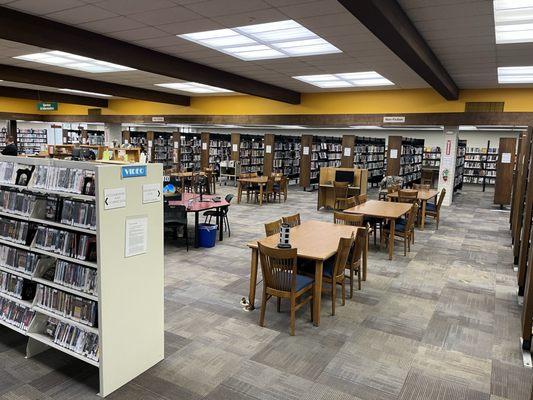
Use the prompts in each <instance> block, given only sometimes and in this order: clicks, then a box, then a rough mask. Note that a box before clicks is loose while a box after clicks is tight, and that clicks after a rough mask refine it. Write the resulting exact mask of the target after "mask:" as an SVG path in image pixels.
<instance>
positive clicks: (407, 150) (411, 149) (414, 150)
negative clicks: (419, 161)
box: [402, 144, 424, 155]
mask: <svg viewBox="0 0 533 400" xmlns="http://www.w3.org/2000/svg"><path fill="white" fill-rule="evenodd" d="M423 152H424V148H423V147H418V146H412V145H405V144H404V145H402V155H403V154H420V155H421V154H422V153H423Z"/></svg>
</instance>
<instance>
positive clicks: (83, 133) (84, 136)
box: [80, 129, 89, 144]
mask: <svg viewBox="0 0 533 400" xmlns="http://www.w3.org/2000/svg"><path fill="white" fill-rule="evenodd" d="M88 143H89V134H88V133H87V130H86V129H82V130H81V136H80V144H88Z"/></svg>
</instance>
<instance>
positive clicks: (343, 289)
mask: <svg viewBox="0 0 533 400" xmlns="http://www.w3.org/2000/svg"><path fill="white" fill-rule="evenodd" d="M341 295H342V305H343V306H345V305H346V280H345V279H344V277H342V282H341Z"/></svg>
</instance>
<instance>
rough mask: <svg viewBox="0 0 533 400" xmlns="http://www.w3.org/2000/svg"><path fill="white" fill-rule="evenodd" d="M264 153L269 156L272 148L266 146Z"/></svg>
mask: <svg viewBox="0 0 533 400" xmlns="http://www.w3.org/2000/svg"><path fill="white" fill-rule="evenodd" d="M265 153H269V154H270V153H272V146H271V145H269V144H267V145H266V149H265Z"/></svg>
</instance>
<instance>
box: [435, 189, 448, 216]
mask: <svg viewBox="0 0 533 400" xmlns="http://www.w3.org/2000/svg"><path fill="white" fill-rule="evenodd" d="M444 197H446V189H442V190H441V192H440V196H439V201H438V202H437V207H436V208H437V212H439V211H440V206H442V202H443V201H444Z"/></svg>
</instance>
